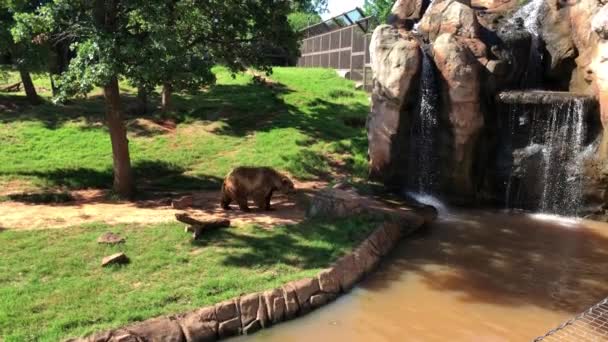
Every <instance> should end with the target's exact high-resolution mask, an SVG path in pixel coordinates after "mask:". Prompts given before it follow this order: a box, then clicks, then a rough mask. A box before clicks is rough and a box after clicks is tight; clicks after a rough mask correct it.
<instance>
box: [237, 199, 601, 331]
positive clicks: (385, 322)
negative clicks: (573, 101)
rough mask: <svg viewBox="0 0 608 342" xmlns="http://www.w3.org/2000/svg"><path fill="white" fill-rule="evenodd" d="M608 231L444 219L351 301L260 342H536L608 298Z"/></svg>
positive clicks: (498, 219) (510, 220)
mask: <svg viewBox="0 0 608 342" xmlns="http://www.w3.org/2000/svg"><path fill="white" fill-rule="evenodd" d="M607 269H608V225H607V224H603V223H598V222H591V221H585V220H574V219H566V218H558V217H553V216H547V215H539V214H524V213H506V212H499V211H482V210H477V211H459V212H454V211H452V212H447V213H443V215H441V217H440V218H439V219H438V220H437V221H436V222H435V223H433V224H432V225H431V226H429V227H427V228H425V229H424V230H423V231H420V232H418V233H416V235H414V236H412V237H410V238H408V239H406V240H404V241H403V242H402V243H400V245H398V246H397V247H396V248H395V251H394V253H393V254H392V255H391V256H390V257H388V258H387V259H386V260H385V261H384V263H383V264H382V265H381V267H380V268H379V269H378V270H377V271H376V272H375V273H373V274H372V275H371V276H369V277H368V278H367V279H366V280H365V281H364V282H362V283H361V284H360V285H359V286H358V287H357V288H355V289H354V290H353V291H352V292H351V293H349V294H347V295H345V296H343V297H342V298H340V299H338V300H337V301H336V302H334V303H332V304H330V305H328V306H327V307H325V308H322V309H320V310H317V311H315V312H313V313H311V314H309V315H307V316H305V317H301V318H298V319H296V320H294V321H291V322H288V323H284V324H280V325H277V326H276V327H273V328H272V329H267V330H264V331H261V332H259V333H257V334H255V335H252V336H249V337H241V338H238V339H236V340H238V341H241V342H245V341H247V342H252V341H265V342H266V341H270V342H272V341H277V342H279V341H280V342H290V341H293V342H296V341H446V340H449V341H528V340H532V339H534V338H535V337H537V336H540V335H544V334H545V333H546V332H547V331H548V330H550V329H552V328H554V327H556V326H558V325H559V324H560V323H562V322H563V321H565V320H567V319H569V318H571V317H572V316H574V315H575V314H577V313H579V312H581V311H583V310H585V309H586V308H587V307H589V306H590V305H592V304H594V303H596V302H598V301H600V300H601V299H603V298H604V297H606V296H608V282H606V272H605V270H607Z"/></svg>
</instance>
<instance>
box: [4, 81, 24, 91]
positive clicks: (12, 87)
mask: <svg viewBox="0 0 608 342" xmlns="http://www.w3.org/2000/svg"><path fill="white" fill-rule="evenodd" d="M20 90H21V82H17V83H15V84H10V85H7V86H5V87H2V88H0V91H1V92H3V93H16V92H18V91H20Z"/></svg>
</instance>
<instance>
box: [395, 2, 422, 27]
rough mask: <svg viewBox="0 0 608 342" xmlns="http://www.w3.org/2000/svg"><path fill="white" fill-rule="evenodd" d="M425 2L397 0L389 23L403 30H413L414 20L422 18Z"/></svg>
mask: <svg viewBox="0 0 608 342" xmlns="http://www.w3.org/2000/svg"><path fill="white" fill-rule="evenodd" d="M423 2H424V1H423V0H397V1H396V2H395V4H394V5H393V8H392V9H391V14H390V15H389V18H388V20H387V21H388V23H389V24H391V25H393V26H395V27H397V28H398V29H401V30H405V31H409V30H411V29H412V25H413V23H414V21H415V20H420V18H422V14H423V11H424V9H423V6H424V4H423Z"/></svg>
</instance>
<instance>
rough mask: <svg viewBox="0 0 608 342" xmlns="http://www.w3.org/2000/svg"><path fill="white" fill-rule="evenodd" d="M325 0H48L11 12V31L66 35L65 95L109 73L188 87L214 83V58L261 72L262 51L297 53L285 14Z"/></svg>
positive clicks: (265, 64) (146, 83)
mask: <svg viewBox="0 0 608 342" xmlns="http://www.w3.org/2000/svg"><path fill="white" fill-rule="evenodd" d="M4 1H7V0H4ZM325 5H326V1H325V0H299V1H295V0H248V1H239V0H228V1H224V0H205V1H200V0H94V1H74V0H54V1H52V2H48V3H45V4H43V5H42V6H40V7H39V8H38V9H37V10H36V11H35V13H27V14H23V15H18V16H15V19H16V20H17V22H18V23H17V26H18V30H16V34H14V36H15V37H16V39H17V40H19V41H22V42H24V41H26V40H28V39H32V37H39V36H43V37H46V38H47V39H48V40H49V41H50V42H51V43H57V42H64V43H65V42H69V44H70V45H71V48H72V50H73V53H74V58H73V59H72V60H71V62H70V65H69V68H68V70H67V72H65V73H64V74H63V76H62V78H61V80H60V81H59V86H60V88H61V90H62V93H63V94H64V95H65V96H71V95H74V94H78V93H86V92H88V91H90V90H91V89H92V88H93V87H95V86H103V85H104V84H107V83H108V82H109V81H110V79H111V78H112V77H116V76H119V77H120V76H122V77H126V78H128V79H129V80H130V81H131V82H132V83H134V84H135V85H137V86H141V87H144V88H148V89H151V88H153V87H155V86H157V85H159V84H163V83H169V84H171V85H172V86H173V87H174V88H175V89H177V90H196V89H198V88H199V87H200V86H201V85H205V84H209V83H212V82H214V77H213V74H212V73H211V67H212V66H213V65H215V64H218V63H220V64H224V65H226V66H227V67H228V68H229V69H230V70H232V71H233V72H236V71H242V70H245V68H247V67H254V68H258V69H261V70H265V71H269V70H270V64H271V59H270V57H269V53H268V52H269V51H276V50H277V49H278V50H280V51H282V52H284V53H285V54H286V55H289V54H294V53H297V50H298V42H297V35H296V33H295V32H294V30H293V29H292V27H291V26H290V25H289V22H288V19H287V16H288V14H289V13H291V12H292V11H293V9H294V8H299V9H303V10H310V11H314V10H317V9H322V8H323V6H325ZM108 10H112V11H113V13H114V15H115V18H114V19H113V20H112V22H111V23H112V25H111V27H108V25H100V20H99V17H98V16H99V13H106V14H107V13H108ZM102 19H103V18H102ZM101 21H103V20H101ZM106 22H107V20H106Z"/></svg>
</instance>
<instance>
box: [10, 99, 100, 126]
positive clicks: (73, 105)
mask: <svg viewBox="0 0 608 342" xmlns="http://www.w3.org/2000/svg"><path fill="white" fill-rule="evenodd" d="M42 101H43V102H42V103H41V104H40V105H38V106H32V105H30V104H29V103H28V102H27V99H26V98H25V96H18V95H9V96H0V113H2V115H0V123H3V124H6V123H11V122H16V121H38V122H41V123H43V124H44V126H45V127H46V128H48V129H56V128H58V127H61V126H62V125H63V124H65V123H66V122H68V121H73V120H77V119H78V120H81V119H84V121H85V126H83V129H87V128H91V127H99V126H100V125H103V121H104V113H105V112H104V100H103V97H101V96H93V97H91V98H88V99H74V100H72V101H70V102H69V103H68V104H53V103H52V102H50V101H48V100H46V99H43V100H42Z"/></svg>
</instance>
